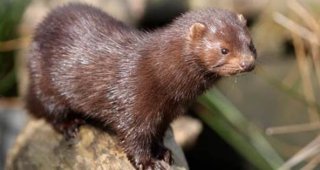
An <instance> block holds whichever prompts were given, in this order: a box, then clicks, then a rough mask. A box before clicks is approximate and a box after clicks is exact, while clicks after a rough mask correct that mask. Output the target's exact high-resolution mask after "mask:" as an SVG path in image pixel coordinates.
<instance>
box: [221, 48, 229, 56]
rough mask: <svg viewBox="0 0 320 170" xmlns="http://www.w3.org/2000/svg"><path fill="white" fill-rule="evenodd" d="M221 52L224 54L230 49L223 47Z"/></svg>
mask: <svg viewBox="0 0 320 170" xmlns="http://www.w3.org/2000/svg"><path fill="white" fill-rule="evenodd" d="M221 53H222V54H223V55H227V54H228V53H229V50H228V49H226V48H222V49H221Z"/></svg>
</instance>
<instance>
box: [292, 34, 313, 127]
mask: <svg viewBox="0 0 320 170" xmlns="http://www.w3.org/2000/svg"><path fill="white" fill-rule="evenodd" d="M292 39H293V46H294V49H295V53H296V58H297V63H298V67H299V71H300V75H301V79H302V88H303V92H304V96H305V98H306V99H307V100H308V101H311V102H316V98H315V95H314V94H315V93H314V90H313V86H312V80H311V73H310V69H309V68H310V67H309V64H308V60H307V59H306V54H305V47H304V44H303V41H302V39H301V38H300V37H298V36H297V34H295V33H292ZM308 113H309V119H310V121H311V122H319V115H318V111H317V108H316V107H314V106H309V107H308Z"/></svg>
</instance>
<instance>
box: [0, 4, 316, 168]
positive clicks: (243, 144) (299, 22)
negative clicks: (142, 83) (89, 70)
mask: <svg viewBox="0 0 320 170" xmlns="http://www.w3.org/2000/svg"><path fill="white" fill-rule="evenodd" d="M67 2H70V1H68V0H0V128H1V129H0V169H1V168H2V167H3V165H4V161H5V155H6V152H7V150H8V148H9V146H10V145H12V143H13V141H14V138H15V135H16V134H17V133H18V132H19V130H20V129H21V128H22V127H23V125H24V123H25V120H26V119H27V118H26V114H25V111H24V109H23V99H22V98H23V96H24V94H25V88H26V85H27V83H28V77H27V72H26V66H25V56H26V55H27V51H28V44H29V42H30V39H31V38H30V37H31V36H32V32H33V30H34V28H35V26H36V25H37V23H39V22H40V21H41V19H42V18H43V17H44V16H45V14H46V13H47V12H48V11H50V9H52V8H54V7H55V6H58V5H61V4H64V3H67ZM81 2H86V3H89V4H93V5H95V6H99V7H101V8H103V9H104V10H105V11H106V12H108V13H110V14H111V15H112V16H114V17H116V18H118V19H119V20H121V21H124V22H126V23H128V24H132V25H135V26H136V27H137V28H139V29H144V30H152V29H156V28H158V27H161V26H165V25H166V24H167V23H169V22H170V21H172V19H174V18H175V17H177V16H179V15H180V14H181V13H183V12H185V11H188V10H194V9H200V8H207V7H218V8H226V9H230V10H233V11H235V12H238V13H242V14H243V15H244V16H245V17H246V18H247V20H248V26H249V28H250V32H251V35H252V38H253V40H254V43H255V45H256V48H257V51H258V61H257V67H256V69H255V70H254V71H253V72H251V73H248V74H244V75H239V76H235V77H227V78H225V79H223V80H221V81H220V82H218V83H217V85H216V86H215V87H213V88H212V90H210V91H208V92H207V93H206V94H205V95H203V96H201V97H199V99H198V101H197V102H196V103H194V104H193V106H192V107H191V109H190V113H189V115H190V116H192V117H194V118H197V119H200V120H201V121H202V122H203V127H204V128H203V131H202V132H201V134H200V136H199V138H198V140H197V142H196V143H195V144H194V145H193V146H191V147H188V148H186V149H185V153H186V157H187V159H188V163H189V165H190V168H191V169H265V170H268V169H279V168H280V169H320V165H319V162H320V156H319V153H320V140H319V139H318V134H319V129H320V122H319V110H320V102H319V97H320V95H319V89H320V88H319V87H320V56H319V44H320V17H319V16H320V15H319V14H320V2H319V1H317V0H304V1H302V0H300V1H296V0H288V1H277V0H225V1H218V0H91V1H85V0H82V1H81Z"/></svg>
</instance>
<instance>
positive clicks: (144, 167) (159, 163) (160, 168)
mask: <svg viewBox="0 0 320 170" xmlns="http://www.w3.org/2000/svg"><path fill="white" fill-rule="evenodd" d="M170 157H171V156H170ZM129 159H130V157H129ZM130 161H131V162H132V164H133V165H134V167H135V168H136V169H137V170H169V169H170V165H169V164H168V163H167V162H166V161H165V160H161V159H155V158H146V157H140V156H135V157H133V158H132V159H130Z"/></svg>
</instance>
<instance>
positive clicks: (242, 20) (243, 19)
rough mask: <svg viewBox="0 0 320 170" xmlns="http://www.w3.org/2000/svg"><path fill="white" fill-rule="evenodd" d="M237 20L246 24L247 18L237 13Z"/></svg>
mask: <svg viewBox="0 0 320 170" xmlns="http://www.w3.org/2000/svg"><path fill="white" fill-rule="evenodd" d="M237 17H238V20H239V21H240V22H241V23H243V25H247V20H246V19H245V18H244V16H243V15H242V14H238V15H237Z"/></svg>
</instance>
